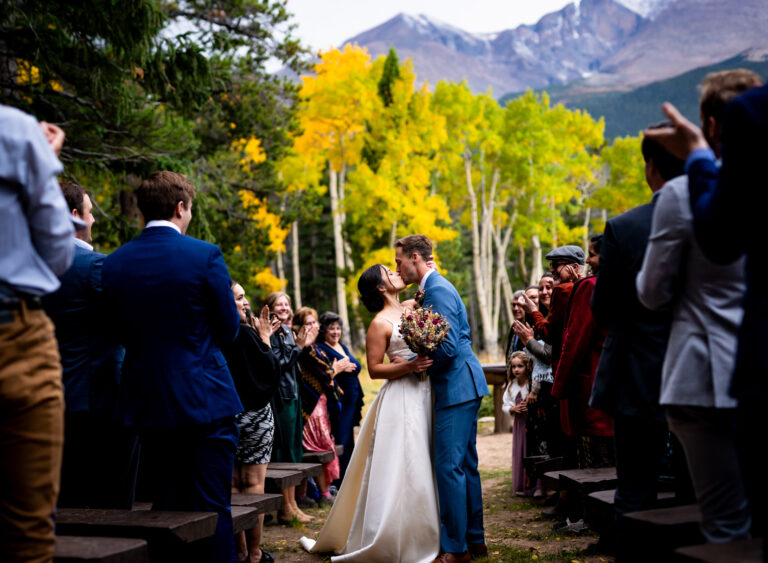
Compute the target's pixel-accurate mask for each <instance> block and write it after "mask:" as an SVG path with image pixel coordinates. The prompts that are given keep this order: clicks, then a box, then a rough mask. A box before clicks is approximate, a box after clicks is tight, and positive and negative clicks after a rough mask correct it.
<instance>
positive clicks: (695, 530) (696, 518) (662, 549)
mask: <svg viewBox="0 0 768 563" xmlns="http://www.w3.org/2000/svg"><path fill="white" fill-rule="evenodd" d="M700 522H701V511H700V510H699V507H698V505H695V504H686V505H682V506H673V507H671V508H654V509H652V510H641V511H639V512H630V513H629V514H625V515H624V520H623V527H624V532H625V538H626V540H625V541H626V542H627V546H629V548H630V549H632V552H633V553H636V554H637V555H638V558H649V559H653V560H659V559H661V560H669V559H671V558H672V557H673V556H674V555H673V552H674V550H675V549H677V548H678V547H683V546H689V545H697V544H701V543H704V541H705V539H704V536H702V535H701V532H700V531H699V523H700Z"/></svg>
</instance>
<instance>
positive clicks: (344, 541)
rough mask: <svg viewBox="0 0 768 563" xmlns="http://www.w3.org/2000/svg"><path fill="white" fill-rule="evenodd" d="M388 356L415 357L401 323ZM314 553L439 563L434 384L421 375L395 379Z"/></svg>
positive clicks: (376, 405)
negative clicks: (433, 443)
mask: <svg viewBox="0 0 768 563" xmlns="http://www.w3.org/2000/svg"><path fill="white" fill-rule="evenodd" d="M387 356H388V357H389V359H390V361H391V360H393V359H394V358H397V357H402V358H410V357H412V356H413V353H412V352H411V351H410V350H409V349H408V346H407V345H406V344H405V342H403V339H402V337H401V336H400V332H399V330H398V327H397V326H394V328H393V330H392V337H391V338H390V343H389V347H388V348H387ZM301 545H302V546H303V547H304V548H305V549H306V550H307V551H311V552H313V553H326V552H335V553H336V554H337V555H336V556H334V557H332V558H331V561H333V563H340V562H351V561H360V562H362V561H365V562H373V563H375V562H379V561H402V562H404V563H416V562H431V561H433V560H434V559H435V557H437V556H438V555H439V550H440V516H439V511H438V505H437V486H436V483H435V477H434V469H433V466H432V387H431V384H430V382H429V381H423V382H421V381H419V379H418V377H416V376H415V375H406V376H404V377H401V378H399V379H392V380H387V381H385V382H384V385H382V386H381V389H380V390H379V393H378V395H377V396H376V398H375V399H374V401H373V403H372V404H371V407H370V409H369V410H368V414H367V415H366V417H365V420H364V421H363V425H362V427H361V429H360V435H359V436H358V438H357V443H356V444H355V451H354V452H353V454H352V459H351V460H350V462H349V466H348V468H347V473H346V475H345V476H344V481H343V483H342V487H341V490H340V491H339V493H338V495H337V496H336V501H335V502H334V504H333V507H332V508H331V512H330V514H328V519H327V520H326V522H325V525H324V526H323V529H322V530H321V531H320V535H319V536H318V538H317V540H316V541H313V540H311V539H309V538H302V539H301Z"/></svg>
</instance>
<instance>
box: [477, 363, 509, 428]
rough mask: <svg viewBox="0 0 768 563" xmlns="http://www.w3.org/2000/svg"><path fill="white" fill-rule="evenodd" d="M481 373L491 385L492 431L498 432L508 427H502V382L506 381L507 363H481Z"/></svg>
mask: <svg viewBox="0 0 768 563" xmlns="http://www.w3.org/2000/svg"><path fill="white" fill-rule="evenodd" d="M483 373H484V374H485V381H486V383H487V384H488V385H492V386H493V419H494V421H493V433H494V434H500V433H501V432H506V431H508V429H505V428H502V427H501V426H502V425H501V421H502V420H504V417H503V416H502V410H503V409H502V402H503V397H504V383H505V382H506V381H507V364H505V363H504V362H498V363H493V364H483Z"/></svg>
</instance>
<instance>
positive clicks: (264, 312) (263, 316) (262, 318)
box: [248, 305, 280, 346]
mask: <svg viewBox="0 0 768 563" xmlns="http://www.w3.org/2000/svg"><path fill="white" fill-rule="evenodd" d="M248 317H249V318H250V321H251V327H252V328H253V329H254V330H255V331H256V332H258V333H259V337H260V338H261V341H262V342H264V343H265V344H266V345H267V346H269V345H270V343H269V337H270V336H272V334H273V333H274V332H275V330H276V329H277V327H279V326H280V321H278V322H277V325H275V324H274V323H272V322H271V321H270V320H269V307H268V306H266V305H264V307H262V308H261V312H260V313H259V316H258V317H257V316H256V315H253V314H251V315H248Z"/></svg>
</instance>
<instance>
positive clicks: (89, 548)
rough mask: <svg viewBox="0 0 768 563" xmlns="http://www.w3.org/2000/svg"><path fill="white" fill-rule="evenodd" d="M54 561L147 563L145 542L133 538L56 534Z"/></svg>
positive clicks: (55, 562) (58, 562) (75, 562)
mask: <svg viewBox="0 0 768 563" xmlns="http://www.w3.org/2000/svg"><path fill="white" fill-rule="evenodd" d="M53 561H54V563H77V562H80V561H90V562H93V563H148V562H149V550H148V549H147V542H146V541H144V540H140V539H134V538H102V537H93V536H91V537H83V536H57V537H56V546H55V549H54V552H53Z"/></svg>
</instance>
